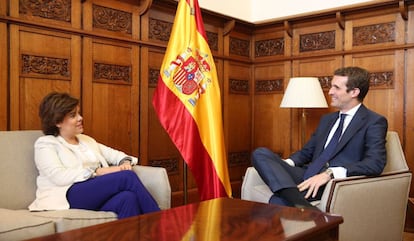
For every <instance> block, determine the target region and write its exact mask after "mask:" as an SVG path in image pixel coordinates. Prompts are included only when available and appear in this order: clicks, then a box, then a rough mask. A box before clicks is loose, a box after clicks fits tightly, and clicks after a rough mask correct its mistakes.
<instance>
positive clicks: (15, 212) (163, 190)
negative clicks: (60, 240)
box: [0, 130, 171, 241]
mask: <svg viewBox="0 0 414 241" xmlns="http://www.w3.org/2000/svg"><path fill="white" fill-rule="evenodd" d="M42 135H43V134H42V132H41V131H38V130H35V131H0V197H1V198H0V217H1V220H0V240H10V241H12V240H21V239H28V238H31V237H36V236H42V235H46V234H50V233H51V232H52V233H53V232H63V231H67V230H70V229H75V228H81V227H85V226H90V225H94V224H99V223H103V222H108V221H112V220H116V219H117V216H116V214H115V213H113V212H99V211H90V210H79V209H69V210H58V211H43V212H30V211H29V210H28V209H27V207H28V205H29V204H30V203H31V202H32V201H33V200H34V198H35V192H36V177H37V175H38V172H37V169H36V166H35V163H34V160H33V158H34V150H33V148H34V142H35V141H36V139H37V138H38V137H40V136H42ZM133 170H134V171H135V173H137V175H138V177H139V178H140V180H141V181H142V183H143V184H144V186H145V187H146V188H147V189H148V191H149V192H150V193H151V194H152V196H153V197H154V199H155V200H156V201H157V203H158V205H159V206H160V208H161V209H168V208H170V207H171V187H170V183H169V180H168V175H167V172H166V170H165V168H162V167H151V166H139V165H138V166H134V167H133ZM19 220H26V221H21V222H19Z"/></svg>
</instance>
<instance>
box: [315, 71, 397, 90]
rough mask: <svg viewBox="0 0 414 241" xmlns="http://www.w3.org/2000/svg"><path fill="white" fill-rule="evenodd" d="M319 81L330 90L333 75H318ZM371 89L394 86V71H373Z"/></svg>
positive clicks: (370, 81)
mask: <svg viewBox="0 0 414 241" xmlns="http://www.w3.org/2000/svg"><path fill="white" fill-rule="evenodd" d="M318 79H319V83H321V86H322V88H323V89H324V90H325V91H328V90H329V88H331V82H332V79H333V76H318ZM369 88H370V89H388V88H394V72H393V71H385V72H371V73H370V80H369Z"/></svg>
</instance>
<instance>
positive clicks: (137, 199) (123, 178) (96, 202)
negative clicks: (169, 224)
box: [66, 171, 160, 219]
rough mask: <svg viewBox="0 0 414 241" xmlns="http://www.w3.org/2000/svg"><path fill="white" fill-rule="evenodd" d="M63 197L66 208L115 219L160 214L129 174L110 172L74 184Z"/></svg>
mask: <svg viewBox="0 0 414 241" xmlns="http://www.w3.org/2000/svg"><path fill="white" fill-rule="evenodd" d="M66 197H67V199H68V201H69V204H70V208H78V209H88V210H95V211H112V212H115V213H116V214H117V215H118V218H119V219H121V218H127V217H131V216H135V215H139V214H144V213H149V212H154V211H159V210H160V208H159V207H158V204H157V202H156V201H155V200H154V198H153V197H152V196H151V194H150V193H149V192H148V191H147V189H146V188H145V187H144V185H143V184H142V183H141V180H139V178H138V176H137V175H136V174H135V172H133V171H120V172H114V173H110V174H106V175H102V176H98V177H95V178H91V179H88V180H86V181H84V182H78V183H75V184H73V185H72V186H71V187H70V188H69V190H68V191H67V193H66Z"/></svg>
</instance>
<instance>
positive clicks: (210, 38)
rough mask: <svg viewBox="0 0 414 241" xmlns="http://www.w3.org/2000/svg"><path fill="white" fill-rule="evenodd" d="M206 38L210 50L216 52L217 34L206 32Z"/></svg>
mask: <svg viewBox="0 0 414 241" xmlns="http://www.w3.org/2000/svg"><path fill="white" fill-rule="evenodd" d="M206 36H207V43H208V45H209V46H210V50H214V51H218V34H217V33H214V32H208V31H206Z"/></svg>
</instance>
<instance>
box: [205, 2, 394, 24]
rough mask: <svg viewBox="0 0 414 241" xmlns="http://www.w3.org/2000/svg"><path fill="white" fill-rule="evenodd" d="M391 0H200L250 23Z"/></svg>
mask: <svg viewBox="0 0 414 241" xmlns="http://www.w3.org/2000/svg"><path fill="white" fill-rule="evenodd" d="M386 1H390V0H288V1H286V0H284V1H282V0H199V4H200V7H201V8H202V9H206V10H209V11H212V12H216V13H220V14H222V15H225V16H229V17H232V18H235V19H240V20H243V21H246V22H250V23H255V24H258V23H265V22H269V21H276V20H281V19H287V18H291V17H296V16H302V15H309V14H315V13H321V12H324V11H332V10H337V9H341V8H344V7H346V8H348V7H354V6H361V5H368V4H372V3H376V2H386Z"/></svg>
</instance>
